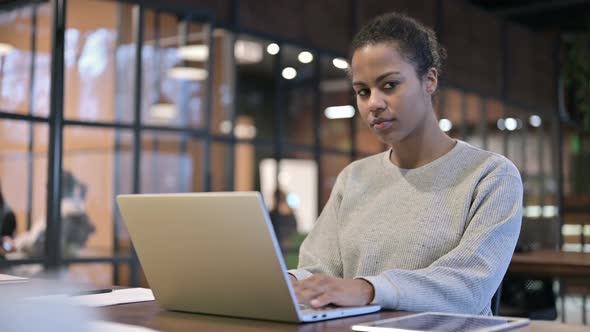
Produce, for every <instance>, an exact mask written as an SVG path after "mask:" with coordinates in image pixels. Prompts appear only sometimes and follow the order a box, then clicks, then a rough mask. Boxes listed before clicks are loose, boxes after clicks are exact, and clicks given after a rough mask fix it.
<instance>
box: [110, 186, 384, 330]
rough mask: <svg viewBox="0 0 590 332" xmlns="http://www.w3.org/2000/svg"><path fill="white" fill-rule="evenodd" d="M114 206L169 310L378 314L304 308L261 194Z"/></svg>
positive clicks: (163, 197)
mask: <svg viewBox="0 0 590 332" xmlns="http://www.w3.org/2000/svg"><path fill="white" fill-rule="evenodd" d="M117 202H118V204H119V208H120V210H121V214H122V215H123V220H124V222H125V225H126V226H127V229H128V231H129V234H130V236H131V240H132V241H133V244H134V246H135V250H136V251H137V255H138V257H139V261H140V262H141V265H142V267H143V269H144V272H145V275H146V278H147V281H148V283H149V285H150V287H151V288H152V291H153V292H154V296H155V298H156V301H157V302H158V303H159V304H160V306H162V307H164V308H166V309H170V310H179V311H188V312H195V313H204V314H215V315H224V316H235V317H245V318H257V319H267V320H276V321H284V322H311V321H319V320H325V319H332V318H339V317H345V316H353V315H360V314H366V313H371V312H375V311H378V310H379V309H380V307H379V306H376V305H371V306H363V307H332V308H326V309H305V308H301V307H300V305H298V304H297V299H296V298H295V295H294V291H293V288H292V287H291V283H290V281H289V277H288V274H287V272H286V267H285V263H284V261H283V256H282V254H281V251H280V249H279V244H278V242H277V239H276V236H275V234H274V232H273V228H272V225H271V222H270V219H269V216H268V213H267V211H266V209H265V206H264V203H263V200H262V197H261V196H260V194H259V193H258V192H230V193H190V194H156V195H119V196H117Z"/></svg>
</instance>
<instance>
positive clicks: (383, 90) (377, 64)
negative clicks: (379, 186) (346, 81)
mask: <svg viewBox="0 0 590 332" xmlns="http://www.w3.org/2000/svg"><path fill="white" fill-rule="evenodd" d="M351 70H352V85H353V88H354V90H355V93H356V102H357V106H358V109H359V112H360V114H361V116H362V118H363V119H364V121H365V122H366V123H367V125H368V126H369V127H370V128H371V130H372V131H373V132H374V133H375V135H377V137H378V138H379V139H380V140H381V141H383V142H384V143H386V144H388V145H393V144H394V143H398V142H401V141H403V140H404V139H405V138H406V137H408V136H409V135H411V134H412V133H414V132H415V131H416V130H421V129H423V128H424V125H425V123H426V121H425V120H426V119H427V116H431V113H432V103H431V97H430V96H431V94H432V93H433V92H434V90H435V89H436V83H437V72H436V69H431V70H430V71H429V72H428V73H427V74H426V75H425V77H424V78H423V79H419V78H418V76H417V74H416V70H415V68H414V65H413V64H412V63H411V62H408V61H406V60H405V59H404V58H403V57H402V56H401V54H400V53H399V51H398V48H397V47H396V45H395V43H378V44H372V45H367V46H364V47H362V48H360V49H358V50H356V51H355V52H354V54H353V56H352V66H351Z"/></svg>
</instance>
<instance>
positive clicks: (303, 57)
mask: <svg viewBox="0 0 590 332" xmlns="http://www.w3.org/2000/svg"><path fill="white" fill-rule="evenodd" d="M297 60H299V62H301V63H310V62H312V61H313V54H311V53H309V52H307V51H303V52H301V53H299V55H298V56H297Z"/></svg>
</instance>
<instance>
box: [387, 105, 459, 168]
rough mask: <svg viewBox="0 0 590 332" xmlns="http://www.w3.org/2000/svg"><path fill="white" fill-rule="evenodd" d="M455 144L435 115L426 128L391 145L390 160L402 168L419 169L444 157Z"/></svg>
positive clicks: (418, 129)
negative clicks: (439, 124) (440, 126)
mask: <svg viewBox="0 0 590 332" xmlns="http://www.w3.org/2000/svg"><path fill="white" fill-rule="evenodd" d="M455 144H456V141H455V140H454V139H452V138H450V137H449V136H447V135H446V134H445V133H444V132H443V131H442V130H440V128H439V127H438V123H437V122H436V118H435V117H434V114H433V115H432V117H429V119H428V120H427V123H425V125H424V126H422V127H421V128H417V130H415V131H414V132H413V133H412V134H410V135H408V136H407V137H405V138H404V139H403V140H402V141H400V142H395V143H394V144H392V145H391V147H392V148H393V151H392V152H391V155H390V160H391V162H392V163H393V164H394V165H396V166H398V167H400V168H405V169H412V168H418V167H421V166H424V165H426V164H428V163H430V162H432V161H434V160H436V159H438V158H440V157H442V156H443V155H445V154H446V153H447V152H449V151H451V150H452V149H453V147H454V146H455Z"/></svg>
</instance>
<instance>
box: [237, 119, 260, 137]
mask: <svg viewBox="0 0 590 332" xmlns="http://www.w3.org/2000/svg"><path fill="white" fill-rule="evenodd" d="M234 135H235V136H236V137H237V138H238V139H252V138H254V137H256V127H254V126H253V125H251V124H243V123H238V124H237V125H236V126H235V127H234Z"/></svg>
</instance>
